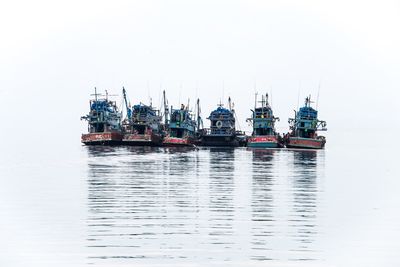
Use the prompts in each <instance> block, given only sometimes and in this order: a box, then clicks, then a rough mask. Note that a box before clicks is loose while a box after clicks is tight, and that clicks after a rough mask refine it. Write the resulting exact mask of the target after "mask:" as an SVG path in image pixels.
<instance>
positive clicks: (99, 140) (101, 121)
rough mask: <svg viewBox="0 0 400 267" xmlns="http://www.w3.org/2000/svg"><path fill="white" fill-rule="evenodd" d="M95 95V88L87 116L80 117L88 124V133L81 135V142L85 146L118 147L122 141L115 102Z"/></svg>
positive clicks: (119, 119)
mask: <svg viewBox="0 0 400 267" xmlns="http://www.w3.org/2000/svg"><path fill="white" fill-rule="evenodd" d="M101 96H102V95H100V94H98V93H97V89H96V88H95V93H94V97H95V98H94V99H92V100H90V102H89V107H90V111H89V114H87V115H86V116H83V117H81V120H86V121H87V122H88V133H86V134H82V137H81V141H82V143H84V144H85V145H118V144H120V143H121V141H122V128H121V117H122V115H121V113H120V112H119V111H118V109H117V105H116V102H115V101H110V100H109V99H108V92H107V91H106V97H105V98H99V97H101Z"/></svg>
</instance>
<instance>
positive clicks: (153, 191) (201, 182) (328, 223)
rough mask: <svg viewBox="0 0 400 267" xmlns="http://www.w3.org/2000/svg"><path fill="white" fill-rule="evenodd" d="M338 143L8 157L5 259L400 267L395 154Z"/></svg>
mask: <svg viewBox="0 0 400 267" xmlns="http://www.w3.org/2000/svg"><path fill="white" fill-rule="evenodd" d="M329 145H330V144H329V141H328V144H327V149H325V150H321V151H307V150H286V149H282V150H263V149H256V150H251V149H246V148H237V149H221V148H200V149H190V148H188V149H184V148H181V149H174V148H140V147H119V148H114V147H84V146H80V145H76V146H72V148H71V147H69V148H67V147H65V148H63V149H60V148H58V149H57V148H56V147H53V148H46V149H43V150H42V151H40V153H35V154H34V153H29V152H23V151H22V150H20V151H17V152H14V154H12V155H9V156H7V157H6V156H4V155H3V156H2V158H1V160H2V165H1V173H2V177H1V182H2V186H1V189H0V193H1V196H0V199H1V204H0V215H1V222H0V229H1V230H0V234H1V237H2V238H1V241H0V249H1V250H0V251H1V252H0V266H400V254H399V251H400V242H399V241H398V240H400V215H399V213H400V212H399V208H400V196H399V193H398V192H399V188H400V182H399V181H398V178H399V177H400V176H398V174H399V171H398V168H395V166H396V163H397V159H396V157H392V156H388V153H387V151H388V150H387V148H382V147H380V146H378V145H376V146H370V147H365V146H360V147H358V148H357V149H345V144H343V145H342V146H341V147H336V146H329Z"/></svg>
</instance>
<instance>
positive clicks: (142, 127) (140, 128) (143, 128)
mask: <svg viewBox="0 0 400 267" xmlns="http://www.w3.org/2000/svg"><path fill="white" fill-rule="evenodd" d="M134 130H136V131H137V133H138V134H144V133H145V131H146V126H145V125H135V127H134Z"/></svg>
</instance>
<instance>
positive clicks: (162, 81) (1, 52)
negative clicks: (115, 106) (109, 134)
mask: <svg viewBox="0 0 400 267" xmlns="http://www.w3.org/2000/svg"><path fill="white" fill-rule="evenodd" d="M399 26H400V3H399V2H398V1H255V0H253V1H232V0H230V1H204V0H203V1H2V2H1V8H0V33H1V36H0V38H1V39H0V62H1V65H0V73H1V74H0V99H1V100H3V105H4V103H5V105H6V106H5V110H7V112H5V113H2V114H1V115H0V116H4V118H3V121H7V124H8V125H9V126H8V127H11V126H10V125H11V124H12V122H13V121H15V120H18V119H20V118H23V117H24V116H26V115H27V114H33V113H34V114H37V115H35V122H31V123H32V126H33V125H34V124H35V123H37V122H40V123H41V124H43V128H40V129H39V130H43V131H48V129H46V128H47V127H48V126H45V125H44V124H48V125H53V126H55V127H58V129H60V130H63V131H64V132H68V133H69V136H70V137H72V136H76V138H77V140H79V135H80V132H81V131H84V130H85V129H86V125H85V123H84V122H80V121H79V117H80V116H81V115H84V114H85V113H86V112H87V107H88V103H87V101H88V99H89V94H91V93H92V91H93V88H94V86H97V88H98V89H99V90H104V89H108V90H109V91H110V92H111V93H114V94H119V95H121V88H122V86H125V88H126V89H127V90H128V95H129V97H130V99H131V102H132V103H135V102H138V101H142V102H148V99H149V95H150V96H152V98H153V102H154V103H155V104H158V103H159V99H160V92H161V89H160V88H162V89H166V91H167V96H168V98H169V102H170V104H174V105H175V106H177V105H179V103H178V102H179V98H180V99H181V101H182V102H186V101H187V100H186V99H187V98H188V97H190V98H191V103H194V102H195V98H196V95H197V96H199V97H200V99H201V103H202V111H203V117H204V118H205V117H206V116H207V115H208V114H209V112H210V111H211V110H212V109H213V108H215V107H216V104H217V103H218V102H219V101H220V99H221V97H222V96H224V97H225V98H227V97H228V95H230V96H231V97H232V99H233V101H234V102H235V106H236V110H237V115H238V117H239V123H240V126H241V127H242V128H247V129H248V126H247V125H246V123H245V118H247V117H248V116H249V115H250V111H249V109H250V108H252V107H253V98H254V87H255V86H256V88H257V91H258V92H259V93H264V92H266V91H268V92H271V91H272V98H273V100H272V101H273V107H274V111H275V115H276V116H279V117H281V121H280V123H279V124H278V125H277V126H278V130H280V131H287V118H288V117H289V116H292V115H293V109H294V108H296V106H297V99H298V92H299V88H300V101H301V103H302V101H303V98H304V97H305V96H306V95H307V94H309V93H311V94H312V95H313V98H314V99H316V95H317V91H318V85H319V83H321V91H320V99H319V110H320V118H321V119H325V120H327V121H328V129H329V131H330V132H335V131H336V132H340V131H341V130H342V129H360V128H362V127H364V126H365V125H364V124H362V123H359V120H361V121H362V122H363V123H366V122H367V121H368V122H371V121H377V120H378V119H379V121H380V120H382V122H381V125H383V126H384V129H385V131H387V130H389V129H390V127H391V126H392V123H393V120H396V121H397V122H399V119H398V118H397V114H398V111H397V109H396V108H397V105H396V104H397V98H398V96H399V95H400V93H398V89H400V82H399V79H398V78H399V76H398V75H399V73H400V34H399ZM223 85H224V86H223ZM223 88H224V89H223ZM119 99H120V98H119V97H118V101H119ZM3 108H4V106H3ZM56 111H57V112H56ZM10 115H11V116H10ZM343 118H344V119H343ZM56 119H58V121H56ZM206 125H208V122H207V123H206ZM12 127H13V128H14V129H15V128H16V129H21V130H22V128H23V127H27V125H26V124H25V125H21V124H17V125H13V126H12ZM2 134H4V133H2Z"/></svg>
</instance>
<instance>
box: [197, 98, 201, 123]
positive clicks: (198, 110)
mask: <svg viewBox="0 0 400 267" xmlns="http://www.w3.org/2000/svg"><path fill="white" fill-rule="evenodd" d="M199 129H200V98H197V130H199Z"/></svg>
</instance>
